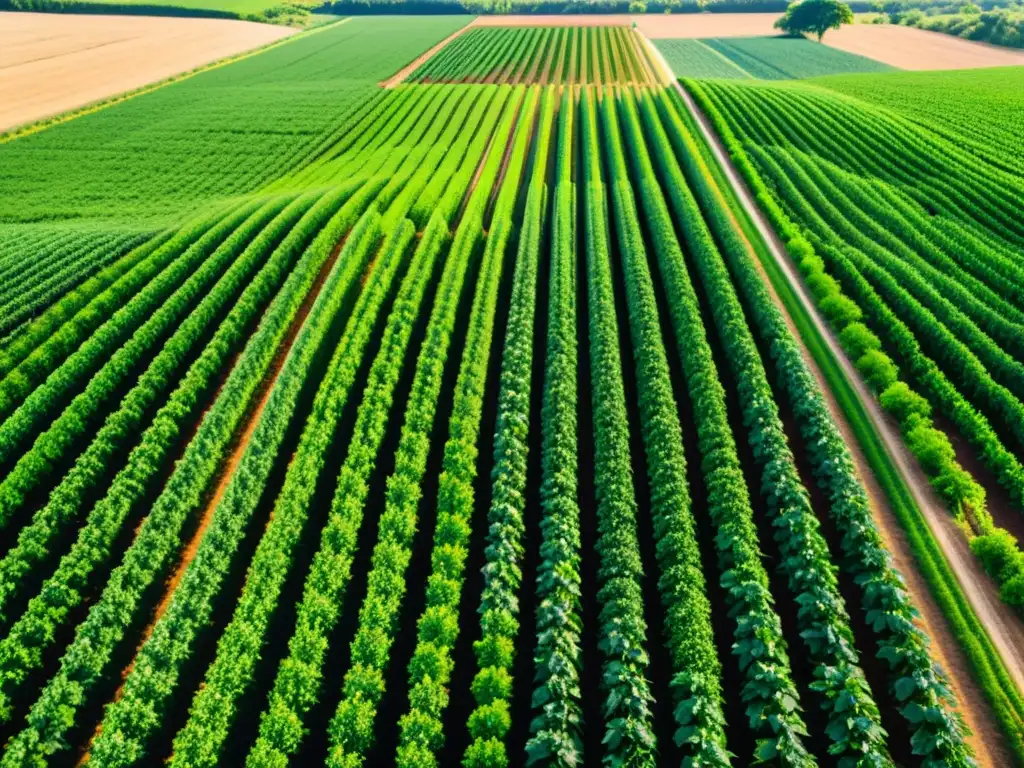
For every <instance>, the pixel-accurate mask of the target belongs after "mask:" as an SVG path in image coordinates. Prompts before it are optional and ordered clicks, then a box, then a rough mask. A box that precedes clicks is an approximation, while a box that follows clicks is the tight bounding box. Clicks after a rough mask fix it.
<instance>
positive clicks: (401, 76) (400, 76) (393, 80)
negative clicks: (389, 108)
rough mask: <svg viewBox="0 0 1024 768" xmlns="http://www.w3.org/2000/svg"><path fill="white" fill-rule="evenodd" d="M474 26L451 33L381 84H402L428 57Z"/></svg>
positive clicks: (385, 85) (390, 86) (467, 26)
mask: <svg viewBox="0 0 1024 768" xmlns="http://www.w3.org/2000/svg"><path fill="white" fill-rule="evenodd" d="M472 27H473V25H472V24H467V25H466V26H464V27H463V28H462V29H459V30H456V31H455V32H452V33H451V34H450V35H448V37H446V38H445V39H444V40H442V41H441V42H440V43H438V44H437V45H435V46H434V47H433V48H431V49H430V50H428V51H425V52H424V53H422V54H421V55H419V56H417V57H416V58H415V59H413V60H412V61H411V62H409V64H407V65H406V66H404V67H402V68H401V69H400V70H398V71H397V72H395V74H393V75H392V76H391V77H389V78H388V79H387V80H385V81H384V82H383V83H381V86H383V87H384V88H394V87H396V86H399V85H401V84H402V83H404V82H405V80H406V78H408V77H409V75H411V74H412V73H413V72H415V71H416V70H417V69H419V68H420V67H421V66H423V64H424V63H425V62H426V61H427V59H429V58H430V57H431V56H433V55H434V54H436V53H437V52H438V51H440V50H441V49H442V48H444V47H445V46H446V45H448V43H450V42H451V41H452V40H454V39H455V38H457V37H459V36H461V35H464V34H465V33H466V31H467V30H469V29H472Z"/></svg>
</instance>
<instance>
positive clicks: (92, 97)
mask: <svg viewBox="0 0 1024 768" xmlns="http://www.w3.org/2000/svg"><path fill="white" fill-rule="evenodd" d="M293 33H294V30H292V29H289V28H287V27H272V26H269V25H265V24H254V23H252V22H247V21H234V20H222V19H170V18H146V17H141V16H127V17H125V16H62V15H54V14H46V13H0V73H3V74H2V76H0V134H2V133H3V132H4V131H7V130H10V129H11V128H15V127H16V126H19V125H22V124H24V123H30V122H33V121H36V120H42V119H44V118H47V117H50V116H52V115H56V114H59V113H61V112H66V111H68V110H70V109H74V108H75V107H81V106H84V105H86V104H90V103H92V102H94V101H100V100H102V99H105V98H108V97H111V96H115V95H117V94H119V93H123V92H124V91H130V90H133V89H135V88H140V87H142V86H144V85H147V84H149V83H152V82H154V81H157V80H162V79H164V78H168V77H171V76H173V75H177V74H179V73H181V72H187V71H188V70H190V69H194V68H195V67H199V66H201V65H203V64H207V63H209V62H211V61H216V60H217V59H222V58H224V57H226V56H231V55H233V54H237V53H241V52H243V51H247V50H249V49H251V48H258V47H260V46H262V45H267V44H269V43H272V42H274V41H275V40H280V39H281V38H284V37H287V36H288V35H290V34H293Z"/></svg>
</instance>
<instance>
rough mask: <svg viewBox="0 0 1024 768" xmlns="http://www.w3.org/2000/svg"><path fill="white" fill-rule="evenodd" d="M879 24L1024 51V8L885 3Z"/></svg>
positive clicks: (992, 4)
mask: <svg viewBox="0 0 1024 768" xmlns="http://www.w3.org/2000/svg"><path fill="white" fill-rule="evenodd" d="M874 10H876V11H878V12H879V13H881V14H883V15H882V16H880V17H879V18H878V19H877V20H878V21H879V22H885V21H888V22H889V23H890V24H902V25H904V26H907V27H918V28H919V29H927V30H929V31H931V32H942V33H943V34H947V35H953V36H955V37H961V38H963V39H965V40H974V41H976V42H980V43H991V44H992V45H1002V46H1006V47H1009V48H1024V4H1021V3H1012V2H1011V3H1010V4H1009V5H1005V4H1003V3H996V2H991V0H989V1H988V2H981V3H973V2H952V3H951V2H936V3H929V4H926V5H921V4H918V3H913V2H883V3H879V4H877V5H876V7H875V9H874Z"/></svg>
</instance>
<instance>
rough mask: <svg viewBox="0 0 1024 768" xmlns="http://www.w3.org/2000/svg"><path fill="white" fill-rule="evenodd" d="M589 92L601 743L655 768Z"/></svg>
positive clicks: (585, 103)
mask: <svg viewBox="0 0 1024 768" xmlns="http://www.w3.org/2000/svg"><path fill="white" fill-rule="evenodd" d="M593 98H594V97H593V94H592V93H591V92H590V89H587V90H585V91H584V92H583V95H582V97H581V99H580V124H581V125H580V127H581V131H580V151H581V153H582V155H583V157H584V158H585V159H584V166H585V171H584V184H585V186H584V240H585V243H586V254H587V262H586V274H587V304H588V311H589V340H590V350H589V351H590V371H591V392H590V395H591V407H592V409H593V413H594V434H593V443H594V469H593V474H594V488H595V495H596V497H597V505H596V510H595V513H596V518H597V542H596V546H595V549H596V551H597V555H598V558H599V562H600V565H599V567H598V572H597V577H598V593H597V598H598V601H599V602H600V605H601V610H600V615H599V617H598V621H599V627H598V635H599V637H600V638H601V640H600V642H599V645H598V647H599V649H600V651H601V655H602V665H601V682H602V689H603V691H604V702H603V706H602V715H603V717H604V723H603V725H604V738H603V739H602V743H603V744H604V745H605V748H606V750H607V755H608V758H609V759H610V760H611V761H614V763H616V764H620V765H636V766H641V765H647V766H653V765H655V760H656V754H657V753H656V744H655V735H654V730H653V715H652V713H651V703H652V701H653V697H652V695H651V691H650V686H649V684H648V681H647V678H646V675H647V668H648V665H649V664H650V658H649V656H648V653H647V625H646V622H645V620H644V611H643V607H644V603H643V592H642V588H641V581H642V579H643V565H642V563H641V558H640V543H639V541H638V538H637V514H638V509H637V503H636V494H635V491H634V487H633V468H632V461H631V458H630V450H629V423H628V418H627V413H626V393H625V388H624V383H623V378H622V358H621V353H620V351H619V331H618V323H617V320H616V317H615V297H614V292H613V283H612V264H611V253H610V233H609V230H608V226H609V225H608V202H607V199H606V196H605V186H604V183H603V181H602V175H601V144H600V141H599V137H598V129H597V119H596V110H595V106H594V103H593Z"/></svg>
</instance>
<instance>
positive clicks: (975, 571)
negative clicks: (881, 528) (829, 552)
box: [675, 83, 1024, 764]
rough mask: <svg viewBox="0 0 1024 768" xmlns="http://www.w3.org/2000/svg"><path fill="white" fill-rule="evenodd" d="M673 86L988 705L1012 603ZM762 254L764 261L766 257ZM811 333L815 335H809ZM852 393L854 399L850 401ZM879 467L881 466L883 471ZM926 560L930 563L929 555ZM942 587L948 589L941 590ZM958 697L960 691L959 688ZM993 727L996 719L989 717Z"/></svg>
mask: <svg viewBox="0 0 1024 768" xmlns="http://www.w3.org/2000/svg"><path fill="white" fill-rule="evenodd" d="M675 87H676V88H677V90H678V92H679V94H680V96H681V98H682V100H683V102H684V104H685V105H686V108H687V109H688V110H689V112H690V117H691V118H692V119H693V120H694V122H695V123H696V124H697V126H698V128H699V130H700V131H701V134H702V138H703V140H704V142H705V143H706V144H707V145H708V148H709V149H710V151H711V152H712V154H713V155H714V157H715V160H716V161H717V162H718V164H719V166H720V169H721V171H722V173H723V174H724V176H725V178H726V179H727V180H728V182H729V184H730V186H731V187H732V192H733V194H734V195H735V197H736V200H737V202H739V203H740V205H741V206H742V210H743V212H744V213H745V214H746V216H747V218H748V220H749V221H750V223H751V224H753V225H754V226H755V227H756V229H757V233H758V234H759V235H760V237H761V239H762V240H763V241H764V244H765V247H766V248H767V250H768V253H769V254H770V255H771V258H772V262H771V263H766V264H763V266H764V267H765V271H766V272H767V273H768V275H767V276H768V278H769V285H770V286H775V285H776V283H777V281H778V282H780V283H782V285H783V287H784V288H786V289H787V292H788V294H789V296H784V295H783V292H781V291H779V292H777V297H778V299H779V302H780V304H781V305H782V307H783V309H784V310H785V312H786V314H787V315H789V316H790V318H791V320H792V322H793V325H794V326H795V327H796V328H798V329H799V334H800V337H801V338H802V339H803V341H804V348H805V350H806V352H807V353H809V354H810V356H811V358H812V359H813V362H814V363H815V364H816V367H819V368H820V370H821V375H822V376H823V377H825V378H826V379H827V380H828V382H829V384H830V385H831V386H835V385H839V386H840V387H841V388H842V389H844V390H845V391H844V392H839V391H833V392H832V393H831V395H832V397H834V403H835V405H836V406H837V407H838V408H839V409H840V410H841V411H842V413H841V414H837V416H841V417H842V419H843V420H844V421H845V422H846V423H847V424H848V425H849V427H850V429H851V431H852V432H853V433H854V435H855V437H856V440H857V444H858V445H857V447H858V448H859V449H860V450H859V453H861V456H862V457H863V458H862V459H861V462H863V463H865V464H866V465H867V467H862V468H861V471H860V474H861V475H862V477H863V476H864V469H865V468H866V469H869V470H870V471H871V472H872V476H873V477H874V479H875V481H876V482H877V483H878V485H879V488H880V489H881V490H882V492H883V494H884V496H885V497H886V501H887V502H888V506H889V507H890V513H891V514H892V515H893V516H894V517H895V518H896V519H897V521H898V523H899V527H900V528H901V529H902V530H900V531H899V532H900V533H901V534H905V536H904V538H905V539H906V540H907V541H906V544H907V545H908V548H909V550H910V552H911V553H912V557H913V566H914V567H915V569H916V570H917V571H918V573H919V574H920V576H921V577H922V578H923V579H924V581H925V582H926V584H927V585H928V590H929V592H930V593H931V594H930V595H929V597H930V599H931V602H933V603H934V604H935V605H936V606H937V608H938V610H939V611H940V613H941V614H942V616H943V617H944V618H945V620H946V622H948V624H949V630H948V634H950V635H951V637H952V638H953V640H954V642H955V645H956V646H958V647H957V650H958V651H959V652H960V653H962V654H963V656H964V657H965V658H966V659H967V660H968V661H969V663H970V665H971V667H974V668H975V669H974V670H973V671H974V672H975V673H976V674H973V675H971V676H970V678H969V679H967V680H964V681H961V683H960V684H959V685H958V686H957V688H958V689H960V690H961V691H963V690H964V688H965V686H964V683H967V684H969V685H970V686H972V687H976V688H979V689H981V690H982V691H984V693H985V696H984V698H985V699H986V701H985V702H984V704H985V705H986V708H987V707H988V705H991V706H995V703H994V702H993V701H991V695H992V694H990V693H989V691H988V690H987V689H988V687H989V686H990V685H991V682H992V681H991V679H990V680H989V681H985V679H984V675H983V674H981V672H982V670H979V669H977V667H978V665H979V663H985V662H988V663H993V662H994V663H996V664H999V665H1001V666H1002V672H1003V673H1004V674H1006V675H1007V676H1008V677H1012V682H1013V683H1014V684H1015V685H1016V686H1017V688H1018V690H1020V689H1021V687H1022V681H1024V658H1022V656H1021V653H1020V652H1019V650H1018V649H1017V646H1016V644H1015V643H1014V641H1013V639H1012V637H1011V636H1010V635H1011V633H1010V630H1009V629H1008V624H1009V623H1011V622H1007V621H1005V620H1004V618H1003V617H1004V616H1005V615H1006V611H1008V610H1009V609H1008V608H1007V607H1006V606H1005V604H1003V603H1002V602H1001V601H999V599H998V596H997V595H995V594H994V587H993V585H992V584H991V581H990V579H988V577H987V576H985V575H984V573H983V572H982V571H981V569H980V566H978V564H977V563H976V561H975V560H974V558H973V557H971V556H969V552H968V554H967V555H965V554H964V552H963V551H962V550H963V549H964V548H965V547H966V544H965V543H964V542H963V541H962V539H961V538H960V536H959V533H958V531H957V530H955V522H954V521H953V520H952V519H951V518H950V517H949V516H948V515H947V514H946V513H945V512H944V510H943V509H942V507H941V505H940V504H939V502H938V501H937V500H936V499H935V497H934V491H933V490H932V488H931V486H930V484H929V483H928V481H927V479H926V478H924V477H923V473H922V472H920V471H916V472H915V469H914V467H913V466H912V465H911V462H910V461H909V460H908V458H907V455H906V452H905V451H904V450H902V449H901V442H900V439H899V437H898V436H895V435H894V432H893V427H892V425H891V424H890V423H889V422H888V421H887V420H886V418H885V416H884V414H883V413H882V411H881V409H880V407H879V406H878V404H877V402H876V401H875V399H874V398H873V397H871V396H870V393H869V392H868V391H867V389H866V385H865V384H864V382H863V381H862V380H861V378H860V376H859V374H857V372H856V370H855V369H854V368H853V366H852V364H851V363H850V361H849V360H848V358H847V357H846V356H845V354H843V353H842V351H841V348H839V346H838V342H837V340H836V339H835V337H834V335H833V334H832V333H831V332H830V331H829V329H828V327H827V326H826V325H825V324H824V320H823V319H822V318H821V316H820V314H819V313H818V311H817V309H816V307H814V305H813V303H812V302H811V301H810V299H809V297H808V295H807V293H806V290H805V288H804V286H803V284H802V283H801V282H800V280H799V277H798V276H796V275H795V272H794V271H793V268H792V265H791V264H789V262H788V260H787V259H786V257H785V255H784V253H783V252H782V250H781V247H782V246H781V242H780V241H779V240H778V236H777V235H776V234H775V232H774V231H773V230H772V229H771V227H770V226H769V224H768V222H767V221H766V220H765V218H764V216H763V214H762V213H761V211H760V209H759V208H758V207H757V205H756V203H754V202H753V199H752V198H751V197H750V195H749V192H748V191H747V189H746V186H745V185H744V183H743V181H742V179H741V178H740V177H739V175H738V171H737V170H736V169H735V167H734V166H733V165H732V163H731V160H730V159H729V156H728V154H727V152H726V151H725V149H724V147H722V146H721V144H720V141H719V139H718V137H717V135H716V134H715V133H714V131H713V130H712V129H711V127H710V125H709V124H708V123H707V118H706V117H705V116H704V115H703V114H702V113H701V112H700V110H699V108H698V107H697V105H696V104H695V103H694V102H693V100H692V97H691V96H690V94H689V93H687V92H686V90H685V89H684V88H683V87H682V86H681V85H680V84H679V83H675ZM761 261H762V262H763V259H761ZM773 272H774V273H775V274H772V273H773ZM798 314H800V315H802V320H803V321H804V322H798V317H797V315H798ZM812 334H813V336H812V337H811V338H808V337H809V336H811V335H812ZM830 373H831V375H829V374H830ZM843 395H845V397H844V396H843ZM850 398H852V400H853V402H850ZM858 458H860V457H858ZM861 462H858V463H861ZM880 473H884V476H883V475H882V474H880ZM900 497H901V498H900ZM901 511H902V515H901V514H900V512H901ZM903 515H906V516H912V517H914V518H916V520H914V519H906V520H904V519H902V517H903ZM914 528H918V530H914ZM951 529H952V530H951ZM915 534H916V535H915ZM918 537H919V538H920V539H922V540H923V541H921V542H920V543H917V542H915V541H914V539H915V538H918ZM936 555H937V556H939V557H941V558H942V563H935V562H934V556H936ZM929 560H931V561H932V562H927V561H929ZM943 566H945V567H943ZM928 571H932V573H928ZM942 571H945V572H946V574H943V573H942ZM942 582H945V583H942ZM940 592H946V593H947V594H946V595H945V596H943V595H941V594H940ZM950 603H952V604H950ZM957 608H959V611H957V610H956V609H957ZM966 612H969V615H967V616H966V617H965V616H964V615H963V614H964V613H966ZM954 613H961V616H959V617H954V615H953V614H954ZM965 618H966V619H968V620H969V619H973V622H970V621H965ZM957 619H959V621H958V620H957ZM970 623H973V624H975V627H968V626H967V624H970ZM958 624H959V625H961V629H962V630H965V631H966V632H967V633H968V635H969V637H968V638H965V637H963V633H962V631H959V630H958V628H957V625H958ZM975 629H977V630H980V632H981V634H982V635H983V637H975V636H974V635H973V634H971V633H973V632H974V630H975ZM971 638H973V639H974V643H971V645H974V646H975V647H974V648H973V649H972V648H969V647H968V641H969V640H970V639H971ZM979 645H987V646H989V648H990V649H991V650H992V651H993V652H994V655H995V658H991V657H989V654H988V653H987V652H986V650H985V649H984V648H979V647H977V646H979ZM972 651H973V652H972ZM978 651H981V656H982V658H980V659H978V658H977V652H978ZM986 657H989V658H986ZM986 666H987V664H986ZM992 674H997V673H995V672H993V673H992ZM960 698H961V699H963V698H964V697H963V696H962V695H961V697H960ZM965 709H966V708H965V707H964V703H963V702H961V710H965ZM975 719H977V718H975ZM986 725H988V724H987V723H986ZM990 727H997V726H995V724H994V723H992V724H991V725H990ZM975 731H976V732H979V733H980V732H981V729H980V728H975ZM973 741H974V743H975V744H976V745H977V744H978V743H979V742H980V743H982V744H983V745H984V746H985V747H989V746H990V745H989V744H988V743H987V741H988V740H987V739H984V738H982V739H975V740H973ZM992 764H998V763H992Z"/></svg>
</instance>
